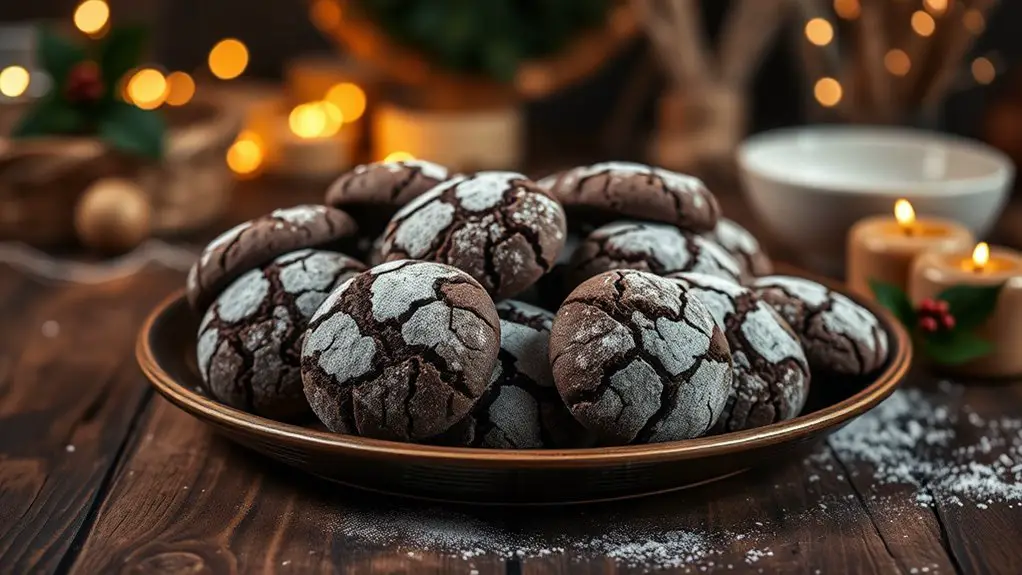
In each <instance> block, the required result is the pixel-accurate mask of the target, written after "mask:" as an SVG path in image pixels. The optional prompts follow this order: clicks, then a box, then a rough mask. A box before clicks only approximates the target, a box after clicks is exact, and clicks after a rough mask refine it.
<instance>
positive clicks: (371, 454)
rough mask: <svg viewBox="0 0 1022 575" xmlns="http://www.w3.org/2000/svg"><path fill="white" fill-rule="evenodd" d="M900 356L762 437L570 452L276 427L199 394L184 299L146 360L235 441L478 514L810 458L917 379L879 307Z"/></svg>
mask: <svg viewBox="0 0 1022 575" xmlns="http://www.w3.org/2000/svg"><path fill="white" fill-rule="evenodd" d="M846 295H848V297H852V298H855V299H856V301H858V302H859V303H861V304H862V305H864V306H866V307H867V308H869V309H870V311H872V312H873V313H874V314H876V315H877V316H878V317H879V318H880V321H881V323H882V325H883V328H884V330H885V331H886V332H887V335H888V338H889V341H890V348H891V350H890V358H889V359H888V361H887V364H886V365H885V366H884V368H883V369H882V370H880V371H879V372H878V373H877V374H876V376H875V377H872V378H868V379H867V380H860V381H857V382H853V381H843V380H833V381H828V380H825V379H824V380H821V379H815V380H813V383H812V386H813V390H814V391H813V392H812V393H811V394H810V403H809V405H807V406H806V409H805V414H804V415H801V416H799V417H796V418H795V419H791V420H788V421H784V422H781V423H775V424H773V425H768V426H765V427H760V428H757V429H751V430H747V431H740V432H735V433H727V434H723V435H716V436H711V437H700V438H697V439H689V440H685V441H674V442H669V443H655V444H648V445H630V446H625V447H604V448H593V449H570V450H495V449H470V448H452V447H434V446H426V445H416V444H410V443H397V442H392V441H381V440H376V439H367V438H362V437H355V436H350V435H338V434H335V433H330V432H328V431H320V430H318V429H312V428H309V427H302V426H298V425H291V424H287V423H280V422H277V421H272V420H269V419H265V418H262V417H258V416H256V415H252V414H249V413H245V412H243V411H239V410H237V409H234V408H231V407H228V406H226V405H223V404H221V403H219V402H217V401H214V400H213V399H210V398H209V397H207V396H205V395H204V394H203V393H202V392H201V391H198V390H199V389H200V386H201V383H202V382H201V379H200V377H199V373H198V369H197V367H196V362H195V337H196V331H197V327H198V323H199V318H197V317H196V316H195V315H194V314H193V313H192V312H191V311H190V309H189V307H188V305H187V303H186V302H185V300H184V297H183V295H182V294H181V293H178V294H176V295H173V296H171V297H170V298H168V299H167V300H165V301H164V302H163V303H162V304H160V305H159V306H158V307H157V308H156V309H155V310H154V311H153V312H152V314H151V315H150V316H149V318H148V320H147V321H146V323H145V325H144V326H143V327H142V331H141V333H140V334H139V337H138V344H137V347H136V355H137V357H138V362H139V364H140V365H141V367H142V371H143V372H145V374H146V376H147V377H148V378H149V380H150V381H152V383H153V385H154V386H155V387H156V390H157V391H159V392H160V393H161V394H162V395H163V396H164V397H166V398H167V399H168V400H170V401H171V402H172V403H174V404H175V405H177V406H178V407H180V408H181V409H183V410H184V411H186V412H188V413H189V414H191V415H192V416H194V417H196V418H198V419H199V420H201V421H203V422H205V423H208V424H210V425H211V426H213V428H214V429H215V430H216V431H218V432H220V433H222V434H224V435H225V436H227V437H228V438H229V439H231V440H233V441H235V442H237V443H239V444H241V445H244V446H245V447H248V448H250V449H253V450H255V451H257V452H259V453H262V454H264V455H267V456H269V457H272V458H274V459H277V460H280V461H282V462H284V463H286V464H288V465H292V466H294V467H297V468H299V469H302V470H304V471H307V472H309V473H312V474H315V475H318V476H321V477H324V478H326V479H330V480H333V481H338V482H341V483H344V484H347V485H351V486H354V487H358V488H361V489H367V490H372V491H378V492H385V493H389V494H398V495H404V496H410V497H415V498H420V499H431V500H442V501H457V502H460V503H473V504H562V503H583V502H592V501H604V500H611V499H622V498H628V497H636V496H641V495H649V494H654V493H662V492H667V491H673V490H676V489H683V488H685V487H691V486H694V485H699V484H702V483H707V482H710V481H715V480H717V479H722V478H725V477H729V476H731V475H735V474H738V473H741V472H743V471H746V470H747V469H749V468H752V467H755V466H757V465H760V464H765V463H776V462H777V461H778V459H780V458H782V457H790V456H792V455H793V454H801V453H804V452H806V451H808V450H809V449H811V448H812V447H813V445H814V444H815V442H816V441H818V440H820V439H822V438H823V437H825V436H826V435H827V434H829V433H831V432H833V431H835V430H837V429H839V428H840V427H841V426H842V425H844V424H846V423H848V422H849V421H851V420H852V419H854V418H856V417H858V416H860V415H862V414H863V413H865V412H867V411H869V410H870V409H871V408H873V407H875V406H876V405H877V404H878V403H880V402H881V401H882V400H883V399H884V398H886V397H887V396H888V395H890V394H891V393H892V392H893V391H894V389H895V388H896V387H897V385H898V383H900V382H901V381H902V380H903V379H904V378H905V375H906V373H907V372H908V369H909V365H910V363H911V360H912V344H911V341H910V340H909V337H908V334H907V333H906V332H905V330H904V329H903V328H902V327H901V325H900V324H899V323H898V322H897V321H896V320H894V319H893V317H892V316H891V315H890V314H888V313H887V311H886V310H884V309H882V308H880V306H878V305H876V304H875V303H872V302H868V301H864V300H862V299H861V298H857V297H856V296H854V295H852V294H846Z"/></svg>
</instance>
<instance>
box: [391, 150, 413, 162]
mask: <svg viewBox="0 0 1022 575" xmlns="http://www.w3.org/2000/svg"><path fill="white" fill-rule="evenodd" d="M414 159H415V156H413V155H411V154H409V153H408V152H403V151H400V150H398V151H397V152H391V153H389V154H387V157H386V158H383V161H384V162H404V161H407V160H414Z"/></svg>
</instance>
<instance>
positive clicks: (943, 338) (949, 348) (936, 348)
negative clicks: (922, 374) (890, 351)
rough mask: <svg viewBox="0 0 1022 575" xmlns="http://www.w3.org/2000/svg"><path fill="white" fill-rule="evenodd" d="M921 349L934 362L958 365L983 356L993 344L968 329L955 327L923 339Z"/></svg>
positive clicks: (991, 348)
mask: <svg viewBox="0 0 1022 575" xmlns="http://www.w3.org/2000/svg"><path fill="white" fill-rule="evenodd" d="M922 347H923V351H924V352H925V353H926V356H927V357H929V358H930V360H932V361H933V362H934V363H939V364H941V365H960V364H963V363H965V362H968V361H971V360H974V359H977V358H980V357H983V356H985V355H987V354H989V353H990V352H992V351H993V350H994V345H993V344H992V343H990V342H989V341H987V340H985V339H983V338H981V337H979V336H978V335H976V334H974V333H972V332H971V331H968V330H963V329H955V330H953V331H951V332H944V333H941V334H939V335H936V336H931V337H929V338H927V339H924V340H923V342H922Z"/></svg>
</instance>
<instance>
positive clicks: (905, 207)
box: [894, 199, 916, 235]
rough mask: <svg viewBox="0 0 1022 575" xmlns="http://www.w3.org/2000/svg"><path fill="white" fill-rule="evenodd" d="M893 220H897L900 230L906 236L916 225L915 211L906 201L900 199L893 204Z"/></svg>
mask: <svg viewBox="0 0 1022 575" xmlns="http://www.w3.org/2000/svg"><path fill="white" fill-rule="evenodd" d="M894 219H895V220H897V222H898V225H899V226H901V230H902V231H903V232H905V234H906V235H908V234H911V233H912V232H913V230H914V228H915V223H916V211H915V210H914V209H913V208H912V204H911V203H910V202H909V201H908V200H906V199H900V200H898V201H896V202H894Z"/></svg>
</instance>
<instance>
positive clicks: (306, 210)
mask: <svg viewBox="0 0 1022 575" xmlns="http://www.w3.org/2000/svg"><path fill="white" fill-rule="evenodd" d="M357 230H358V227H357V226H356V225H355V222H354V220H352V219H351V217H350V216H349V215H348V214H346V213H344V212H342V211H341V210H337V209H334V208H330V207H327V206H317V205H301V206H294V207H292V208H282V209H279V210H274V211H272V212H270V213H269V214H267V215H265V216H262V217H260V218H256V219H254V220H249V221H247V222H244V223H242V224H239V225H237V226H234V227H233V228H231V229H229V230H227V231H226V232H224V233H222V234H220V235H219V236H218V237H217V238H216V239H214V240H213V241H212V242H210V243H209V245H207V246H206V248H205V249H204V250H202V254H201V255H200V256H199V259H198V261H196V262H195V264H194V265H192V268H191V270H189V272H188V284H187V292H186V293H187V296H188V303H189V304H191V306H192V309H194V310H195V311H198V312H200V313H202V312H205V311H206V308H207V307H208V306H209V304H211V303H212V302H213V300H214V299H216V297H217V296H218V295H219V294H220V292H221V291H223V289H224V288H226V287H227V285H228V284H230V283H231V282H232V281H234V280H235V279H237V278H238V276H240V275H241V274H243V273H245V272H247V271H249V270H252V269H254V268H257V267H259V266H261V265H263V264H265V263H267V262H269V261H270V260H272V259H273V258H275V257H277V256H279V255H283V254H286V253H288V252H292V251H294V250H298V249H303V248H315V247H324V246H327V245H329V244H332V243H333V242H336V241H337V240H340V239H341V238H345V237H348V236H351V235H354V234H355V232H356V231H357Z"/></svg>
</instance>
